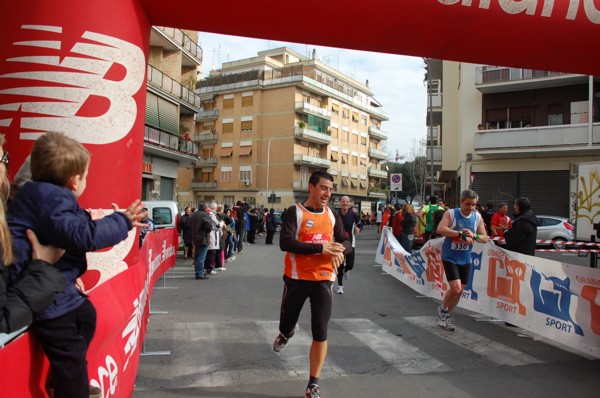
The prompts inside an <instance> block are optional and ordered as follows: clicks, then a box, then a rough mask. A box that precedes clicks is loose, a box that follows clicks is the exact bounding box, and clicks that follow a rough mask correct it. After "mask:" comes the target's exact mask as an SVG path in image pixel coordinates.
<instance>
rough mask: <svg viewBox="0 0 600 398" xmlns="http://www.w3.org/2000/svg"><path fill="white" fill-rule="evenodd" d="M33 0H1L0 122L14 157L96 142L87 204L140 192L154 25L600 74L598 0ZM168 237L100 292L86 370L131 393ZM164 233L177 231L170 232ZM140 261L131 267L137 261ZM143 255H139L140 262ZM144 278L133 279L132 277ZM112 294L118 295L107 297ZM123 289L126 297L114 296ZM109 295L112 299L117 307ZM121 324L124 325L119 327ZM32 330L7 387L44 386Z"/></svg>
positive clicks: (22, 390)
mask: <svg viewBox="0 0 600 398" xmlns="http://www.w3.org/2000/svg"><path fill="white" fill-rule="evenodd" d="M222 4H223V3H220V2H217V1H202V0H200V1H190V0H170V1H164V0H54V1H47V0H31V1H4V2H3V4H2V6H0V9H1V12H0V29H1V33H2V34H0V132H2V133H4V134H6V136H7V144H6V149H7V150H8V151H10V153H11V162H12V163H11V170H10V173H12V174H14V172H15V171H16V169H17V168H18V167H19V166H20V165H21V164H22V163H23V162H24V159H25V158H26V156H27V155H28V153H29V151H30V149H31V145H32V143H33V141H34V140H35V139H36V138H37V137H38V136H39V135H40V134H44V133H45V132H47V131H51V130H55V131H62V132H65V133H66V134H68V135H70V136H73V137H75V138H77V139H78V140H80V141H81V142H83V143H84V144H85V145H86V147H87V148H88V149H89V150H90V151H91V152H92V155H93V158H92V164H91V167H90V176H89V179H88V181H89V182H88V188H87V191H86V193H85V194H84V195H83V197H82V203H83V205H84V206H85V207H95V208H106V207H107V206H108V204H109V203H110V202H116V203H118V204H119V205H121V206H125V205H126V204H128V203H130V202H131V201H132V200H134V199H136V198H138V197H139V196H140V193H141V183H140V178H141V172H142V153H143V126H144V113H145V112H144V110H145V95H146V61H147V48H148V41H149V36H150V27H151V25H161V26H172V27H178V28H188V29H194V30H200V31H209V32H216V33H224V34H231V35H239V36H247V37H256V38H265V39H276V40H282V41H292V42H299V43H310V44H319V45H326V46H332V47H342V48H352V49H358V50H368V51H376V52H386V53H394V54H406V55H417V56H427V57H433V58H439V59H448V60H460V61H465V62H473V63H485V64H491V65H505V66H515V67H525V68H531V69H543V70H552V71H565V72H574V73H582V74H600V59H599V58H600V40H598V38H599V37H600V10H599V9H598V4H599V1H598V0H564V1H562V0H561V1H554V0H402V1H398V0H371V1H368V2H365V1H363V0H346V1H344V2H341V1H321V0H304V1H302V2H295V3H283V2H275V1H268V0H267V1H263V2H260V3H248V2H247V1H241V0H230V1H228V2H227V3H226V7H223V5H222ZM172 240H173V239H172V236H167V235H164V236H162V235H161V236H158V237H157V238H156V240H155V241H152V242H149V243H148V245H147V246H145V247H144V248H143V249H142V251H140V252H139V253H140V255H139V256H138V251H137V245H135V244H132V242H133V241H134V238H133V239H132V240H130V242H129V243H128V244H126V245H125V246H124V247H121V248H120V253H121V254H120V256H121V257H120V258H119V261H122V262H124V263H125V264H126V265H128V267H127V271H126V272H122V273H120V274H119V275H118V276H116V277H114V278H113V279H111V281H110V283H105V284H103V285H101V286H100V287H99V288H98V289H97V290H95V291H94V292H92V293H93V294H92V300H94V303H95V304H96V305H97V306H98V307H99V308H98V312H99V319H98V325H99V326H98V331H97V334H96V337H95V339H94V342H93V343H92V347H90V353H89V356H88V359H89V363H90V366H89V369H90V379H91V380H93V382H94V383H97V384H98V385H100V386H101V387H102V389H103V396H105V397H108V396H119V397H124V396H130V395H131V393H132V389H133V383H134V380H135V373H136V369H137V363H138V362H137V361H138V358H139V351H140V346H141V341H142V340H143V334H144V326H145V322H146V319H147V316H148V309H147V306H146V304H147V298H148V297H149V295H150V293H151V289H152V285H153V283H154V281H155V280H156V278H157V277H158V275H160V273H161V272H164V270H165V269H167V268H168V267H169V266H170V265H172V264H173V262H174V256H172V254H173V253H172V249H173V248H172V246H171V243H172ZM165 242H167V243H165ZM134 265H135V266H134ZM138 265H139V267H137V266H138ZM134 279H135V281H136V282H132V281H133V280H134ZM111 297H116V298H117V299H118V302H119V305H112V306H111V305H110V303H106V301H107V300H109V298H111ZM115 300H116V299H115ZM106 308H112V309H111V310H110V311H108V310H106ZM115 325H123V326H115ZM42 358H43V357H42V355H41V352H40V350H39V347H38V346H37V345H36V344H35V342H34V341H33V339H31V338H30V337H29V336H28V335H27V334H25V335H24V336H22V337H20V338H19V339H17V340H16V341H14V342H12V343H10V344H9V345H7V346H6V347H4V348H2V349H0V363H2V365H0V366H2V370H1V372H2V375H3V376H2V377H1V378H0V391H2V395H3V396H4V395H6V396H14V397H28V396H44V393H43V379H44V375H45V372H47V364H46V363H45V362H44V361H43V360H42Z"/></svg>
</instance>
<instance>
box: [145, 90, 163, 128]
mask: <svg viewBox="0 0 600 398" xmlns="http://www.w3.org/2000/svg"><path fill="white" fill-rule="evenodd" d="M146 124H147V125H149V126H152V127H156V128H157V129H158V128H160V123H159V121H158V97H157V96H156V95H155V94H153V93H150V92H147V93H146Z"/></svg>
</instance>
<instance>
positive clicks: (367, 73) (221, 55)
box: [198, 32, 427, 160]
mask: <svg viewBox="0 0 600 398" xmlns="http://www.w3.org/2000/svg"><path fill="white" fill-rule="evenodd" d="M198 40H199V44H200V46H201V47H202V50H203V62H202V78H205V77H207V76H208V74H209V72H210V70H211V69H213V68H214V69H219V68H220V66H221V64H222V63H224V62H228V61H235V60H240V59H245V58H250V57H254V56H256V55H257V53H258V52H259V51H264V50H268V49H273V48H278V47H284V46H286V47H289V48H291V49H293V50H295V51H297V52H299V53H300V54H303V55H305V56H307V55H308V56H309V57H310V54H312V50H313V49H316V55H317V59H319V60H320V61H322V62H324V63H326V64H327V65H329V66H330V67H332V68H335V69H337V70H338V71H340V72H342V73H344V74H345V75H348V76H350V77H353V78H354V79H355V80H357V81H358V82H361V83H363V84H364V83H365V81H366V80H369V87H370V88H371V90H372V91H373V94H374V95H373V97H374V98H375V99H376V100H377V101H379V103H381V105H382V106H383V108H384V109H385V110H386V112H387V113H388V115H389V118H390V120H389V121H387V122H383V124H382V126H381V129H382V130H383V131H385V132H387V133H388V140H387V151H388V154H389V155H390V157H391V159H392V160H394V158H395V157H396V151H397V152H398V154H399V155H400V156H405V159H406V160H411V158H412V155H411V154H412V153H414V152H415V147H416V144H415V142H417V141H419V140H422V139H425V137H426V134H427V126H426V125H425V121H426V113H427V98H426V97H427V93H426V87H425V85H424V84H423V79H424V76H425V69H424V67H423V65H424V63H423V59H422V58H419V57H408V56H401V55H391V54H382V53H375V52H366V51H355V50H347V49H337V48H331V47H323V46H315V45H310V44H297V43H287V42H280V41H274V40H262V39H249V38H244V37H237V36H228V35H219V34H213V33H206V32H200V33H199V35H198Z"/></svg>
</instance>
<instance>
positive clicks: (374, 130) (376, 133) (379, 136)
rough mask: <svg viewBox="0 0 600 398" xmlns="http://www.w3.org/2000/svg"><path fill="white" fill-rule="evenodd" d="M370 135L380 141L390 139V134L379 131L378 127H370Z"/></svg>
mask: <svg viewBox="0 0 600 398" xmlns="http://www.w3.org/2000/svg"><path fill="white" fill-rule="evenodd" d="M369 135H370V136H371V137H372V138H375V139H378V140H387V138H388V133H387V132H385V131H383V130H379V129H378V128H377V127H374V126H369Z"/></svg>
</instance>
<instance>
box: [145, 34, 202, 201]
mask: <svg viewBox="0 0 600 398" xmlns="http://www.w3.org/2000/svg"><path fill="white" fill-rule="evenodd" d="M197 36H198V34H197V32H195V31H188V30H181V29H174V28H165V27H160V26H154V27H152V31H151V36H150V48H149V50H148V51H149V52H148V66H147V68H148V69H147V85H146V88H147V93H146V95H147V98H146V120H145V129H144V160H143V162H144V163H143V173H142V177H143V178H142V199H143V200H157V199H161V200H178V201H179V202H180V203H182V204H184V203H191V202H192V201H193V198H192V196H193V195H192V192H191V190H190V185H191V180H192V177H193V166H194V165H195V164H196V161H197V159H198V148H199V146H198V143H196V142H194V141H193V136H194V135H195V132H196V130H197V129H196V121H195V119H196V115H197V113H198V112H199V111H200V97H199V96H198V95H197V94H196V93H195V92H194V88H195V85H196V76H197V69H198V68H200V66H201V64H202V49H201V48H200V46H199V45H198V43H197V42H196V41H197Z"/></svg>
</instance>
